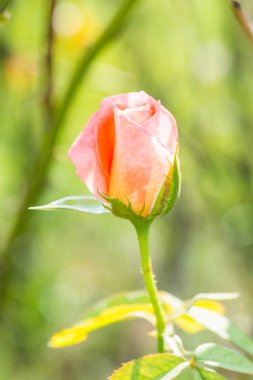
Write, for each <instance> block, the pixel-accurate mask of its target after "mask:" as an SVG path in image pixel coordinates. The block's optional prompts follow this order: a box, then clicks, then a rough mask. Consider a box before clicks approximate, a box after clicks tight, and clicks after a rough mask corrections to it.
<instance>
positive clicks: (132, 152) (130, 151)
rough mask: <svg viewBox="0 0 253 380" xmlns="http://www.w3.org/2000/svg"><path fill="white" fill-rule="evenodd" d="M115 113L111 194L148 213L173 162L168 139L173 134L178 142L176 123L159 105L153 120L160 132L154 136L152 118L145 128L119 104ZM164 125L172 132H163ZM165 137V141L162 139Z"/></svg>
mask: <svg viewBox="0 0 253 380" xmlns="http://www.w3.org/2000/svg"><path fill="white" fill-rule="evenodd" d="M114 114H115V136H116V138H115V148H114V158H113V165H112V169H111V175H110V186H109V196H110V197H112V198H117V199H120V200H121V201H122V202H123V203H125V204H128V201H130V203H131V205H132V208H133V210H134V211H135V212H137V213H140V212H141V210H142V209H143V208H144V210H143V213H142V215H143V216H147V215H148V213H149V211H150V210H151V207H152V204H153V203H154V200H155V198H156V195H157V193H158V191H159V189H160V187H161V185H162V183H163V182H164V180H165V175H166V174H167V173H168V172H169V169H170V167H171V165H172V162H173V156H174V154H173V153H174V152H172V151H171V150H169V149H168V146H167V142H168V141H169V140H171V139H172V136H173V143H174V139H175V132H173V133H172V132H171V129H174V124H173V122H172V119H171V118H169V119H168V117H167V116H168V115H166V114H165V115H164V112H163V110H161V112H160V108H159V111H158V112H157V113H156V116H155V117H154V118H153V120H152V122H153V123H154V125H155V124H156V133H155V134H154V135H152V134H150V130H149V129H148V124H149V121H148V122H146V126H145V127H144V126H143V125H142V126H137V125H136V124H134V123H133V122H132V121H131V120H130V119H129V118H128V117H126V115H125V113H124V111H122V110H120V109H119V108H118V107H115V108H114ZM165 117H167V119H166V120H165ZM165 121H166V123H165ZM157 123H158V124H157ZM160 124H161V125H160ZM154 125H153V128H152V130H153V131H154ZM151 127H152V126H151ZM162 128H165V129H168V131H167V132H166V133H165V132H163V134H162V133H161V132H160V129H162ZM164 136H165V137H166V138H165V141H163V144H161V142H160V141H159V139H160V138H161V137H164ZM175 149H176V145H175Z"/></svg>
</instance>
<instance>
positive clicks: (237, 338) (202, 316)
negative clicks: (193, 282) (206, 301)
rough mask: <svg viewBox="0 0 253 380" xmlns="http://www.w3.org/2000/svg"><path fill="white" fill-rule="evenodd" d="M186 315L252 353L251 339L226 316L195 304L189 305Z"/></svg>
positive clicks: (252, 342)
mask: <svg viewBox="0 0 253 380" xmlns="http://www.w3.org/2000/svg"><path fill="white" fill-rule="evenodd" d="M187 315H188V316H189V317H191V318H192V319H193V320H195V321H196V322H198V323H199V324H200V325H202V326H203V327H205V328H206V329H208V330H210V331H212V332H214V333H215V334H217V335H218V336H220V337H221V338H223V339H226V340H229V341H230V342H232V343H234V344H235V345H237V346H238V347H240V348H241V349H242V350H244V351H245V352H247V353H249V354H251V355H253V341H252V340H251V339H250V338H249V337H248V336H247V335H246V334H245V333H244V332H243V331H241V330H240V329H239V328H238V327H237V326H236V325H234V324H233V323H232V322H230V320H229V319H228V318H226V317H224V316H223V315H220V314H217V313H215V312H213V311H210V310H207V309H204V308H201V307H197V306H193V307H191V308H190V310H189V311H188V312H187Z"/></svg>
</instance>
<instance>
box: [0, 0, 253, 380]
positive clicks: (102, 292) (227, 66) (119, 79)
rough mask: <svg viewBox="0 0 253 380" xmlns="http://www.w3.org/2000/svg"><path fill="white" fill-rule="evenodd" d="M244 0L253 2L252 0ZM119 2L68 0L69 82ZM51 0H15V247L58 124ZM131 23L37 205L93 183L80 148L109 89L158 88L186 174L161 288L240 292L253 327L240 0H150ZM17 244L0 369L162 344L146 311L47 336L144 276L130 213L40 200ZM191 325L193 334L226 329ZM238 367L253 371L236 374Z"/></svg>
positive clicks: (63, 34)
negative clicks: (47, 86)
mask: <svg viewBox="0 0 253 380" xmlns="http://www.w3.org/2000/svg"><path fill="white" fill-rule="evenodd" d="M243 4H244V5H245V6H246V7H247V8H248V10H249V12H251V14H252V15H253V5H252V1H251V0H248V1H246V0H245V1H244V2H243ZM118 6H119V1H116V0H114V1H113V0H110V1H109V0H96V1H94V0H86V1H84V0H72V1H71V0H62V1H61V0H58V2H57V4H56V8H55V10H54V15H53V27H54V33H55V36H56V37H55V38H56V39H55V46H54V93H55V97H56V99H61V97H62V95H63V93H64V91H65V88H66V86H67V83H68V81H69V78H70V75H71V72H72V70H73V67H74V65H75V63H76V61H78V58H79V56H80V55H81V54H83V51H84V50H85V49H87V47H88V46H89V45H90V44H92V43H93V42H94V41H95V40H96V39H97V37H98V36H99V35H100V33H101V31H102V30H103V29H104V27H105V25H107V23H108V21H109V20H110V19H111V17H112V15H113V14H114V13H115V10H116V9H117V7H118ZM48 7H49V1H44V0H36V1H27V0H19V1H13V2H12V4H11V6H10V7H9V11H10V12H11V20H10V21H9V22H8V23H4V24H0V136H1V138H0V162H1V175H0V207H1V213H0V248H2V249H3V250H4V247H5V245H6V242H7V241H8V236H9V234H10V232H11V229H12V226H13V223H14V222H15V218H16V217H17V210H18V206H19V203H20V199H21V198H22V195H23V193H24V192H25V191H26V187H27V186H29V176H28V181H25V180H24V179H25V178H26V177H27V173H29V170H30V168H31V166H32V165H33V162H34V157H35V155H36V152H37V151H38V148H39V147H40V142H41V140H42V138H43V136H44V135H45V134H47V133H48V129H47V127H48V128H50V126H46V128H45V126H44V124H45V123H44V122H43V116H42V115H43V111H42V108H43V104H42V101H41V99H42V92H43V91H44V67H43V65H44V56H45V49H46V47H45V46H46V45H45V44H46V38H45V30H46V28H47V26H46V23H47V17H48ZM127 21H128V22H127V25H125V28H124V31H123V33H122V34H120V35H119V36H118V37H117V39H116V40H114V41H113V42H112V43H110V44H108V45H107V46H106V47H105V49H103V50H102V51H101V53H100V54H99V55H98V57H97V58H96V59H95V60H94V61H93V62H92V65H91V66H90V70H89V72H88V75H87V77H86V78H85V80H83V81H82V82H81V83H80V87H79V91H78V96H77V97H76V98H75V99H74V101H73V103H72V106H71V110H70V112H69V113H68V115H67V119H66V121H65V123H64V124H63V125H62V126H61V132H60V135H59V138H58V139H57V143H56V145H55V147H54V150H53V161H52V165H51V167H50V171H49V173H48V175H47V178H46V179H45V181H44V186H43V191H42V193H41V195H40V197H39V198H38V199H37V200H36V204H43V203H46V202H50V201H52V200H55V199H58V198H61V197H64V196H68V195H73V194H78V195H81V194H87V189H86V188H85V186H84V185H83V184H82V183H81V182H80V180H79V179H78V178H77V177H76V175H75V170H74V167H73V166H72V164H71V163H70V161H69V160H68V158H67V151H68V148H69V146H70V145H71V143H72V142H73V140H74V139H75V137H76V136H77V135H78V134H79V132H80V131H81V129H82V127H83V125H85V123H86V122H87V120H88V118H89V117H90V115H91V114H92V113H93V112H94V111H95V110H97V108H98V107H99V104H100V101H101V99H102V98H103V97H105V96H108V95H111V94H117V93H122V92H127V91H139V90H144V91H146V92H147V93H149V94H150V95H152V96H154V97H155V98H157V99H161V102H162V103H163V104H164V105H165V106H166V107H167V108H168V109H169V110H170V111H171V112H172V113H173V114H174V115H175V117H176V119H177V122H178V127H179V133H180V157H181V169H182V176H183V187H182V195H181V199H180V202H179V203H178V205H177V207H176V208H175V209H174V210H173V212H172V213H171V215H169V216H165V217H164V218H161V219H159V220H157V221H156V222H155V223H154V226H153V229H152V235H151V249H152V256H153V260H154V267H155V272H156V273H157V277H158V280H159V287H160V288H161V289H164V290H168V291H170V292H172V293H174V294H175V295H177V296H179V297H181V298H188V297H191V296H192V295H193V294H195V293H198V292H219V291H237V290H238V291H239V292H240V293H241V297H240V298H239V300H238V301H233V302H230V303H229V304H228V306H227V312H228V314H229V315H230V316H231V319H232V320H233V321H234V322H235V323H237V324H238V325H239V326H240V327H241V328H242V329H244V330H245V331H246V332H247V333H248V334H250V335H252V332H253V320H252V311H253V301H252V296H253V281H252V272H253V256H252V254H253V148H252V144H253V100H252V99H253V47H252V45H251V44H250V41H248V39H247V38H246V37H245V35H244V34H243V32H242V30H241V28H240V27H239V25H238V23H237V22H236V20H235V18H234V16H233V14H232V12H231V9H230V6H229V2H228V1H227V0H205V1H203V0H192V1H185V0H177V1H169V0H145V1H144V0H140V1H139V2H138V3H137V4H136V7H134V8H133V10H132V12H131V14H129V18H128V20H127ZM31 213H32V215H30V219H29V224H28V225H27V227H26V228H25V229H24V230H23V231H22V233H20V234H18V236H17V237H16V238H15V239H14V242H13V244H12V246H11V249H9V253H8V263H9V264H8V265H9V276H8V280H7V281H6V282H5V284H4V287H5V289H4V292H5V301H4V305H2V306H1V307H2V308H1V309H0V317H1V324H0V342H1V343H0V363H1V364H0V379H3V380H9V379H10V380H30V379H33V380H34V379H36V380H42V379H43V380H44V379H54V380H60V379H61V380H65V379H66V380H68V379H75V380H80V379H85V380H86V379H87V380H103V379H105V378H106V377H107V376H108V375H109V374H110V373H111V372H112V371H113V370H114V369H115V368H117V367H118V366H119V365H120V364H121V363H122V362H126V361H128V360H130V359H132V358H136V357H139V356H141V355H144V354H147V353H151V352H154V351H155V341H154V339H153V338H151V337H148V336H147V332H148V326H147V325H146V324H145V322H142V321H132V322H124V323H121V324H119V325H115V326H112V327H108V328H106V329H104V330H100V331H98V332H96V333H94V334H92V335H91V336H90V337H89V339H88V340H87V342H86V343H84V344H81V345H78V346H75V347H70V348H66V349H62V350H52V349H49V348H47V346H46V343H47V340H48V338H49V337H50V335H51V334H52V333H53V332H55V331H57V330H59V329H60V328H63V327H66V326H69V325H71V324H72V323H74V322H76V321H78V320H79V319H80V318H81V317H82V313H83V312H84V310H86V308H87V307H89V306H91V305H92V304H93V303H94V302H95V301H98V300H99V299H101V298H103V297H104V296H107V295H110V294H111V293H115V292H118V291H121V290H135V289H142V288H143V282H142V278H141V274H140V265H139V256H138V247H137V241H136V237H135V234H134V230H133V228H132V227H131V225H130V223H128V222H126V221H123V220H120V219H117V218H115V217H113V216H109V215H104V216H88V215H85V214H81V213H75V212H71V211H69V212H68V211H58V212H51V213H50V212H49V213H46V212H45V213H44V212H31ZM183 338H184V340H185V342H186V346H187V347H188V348H192V347H195V346H196V344H198V343H200V342H204V341H210V340H211V339H212V340H215V337H214V336H212V335H211V334H209V333H207V332H201V333H199V334H197V335H196V336H195V335H194V336H185V335H183ZM229 376H230V377H229V378H231V379H236V380H238V379H250V378H251V379H252V378H253V377H249V376H248V377H247V376H242V375H236V374H233V375H231V374H230V375H229Z"/></svg>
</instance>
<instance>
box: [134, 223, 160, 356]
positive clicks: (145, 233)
mask: <svg viewBox="0 0 253 380" xmlns="http://www.w3.org/2000/svg"><path fill="white" fill-rule="evenodd" d="M135 228H136V232H137V236H138V241H139V247H140V254H141V267H142V274H143V278H144V282H145V285H146V288H147V291H148V294H149V297H150V301H151V303H152V305H153V307H154V312H155V315H156V330H157V351H158V352H164V337H163V334H164V330H165V327H166V322H165V318H164V314H163V309H162V304H161V301H160V300H159V296H158V290H157V286H156V281H155V275H154V273H153V269H152V262H151V257H150V253H149V242H148V240H149V228H150V222H146V223H142V224H141V225H135Z"/></svg>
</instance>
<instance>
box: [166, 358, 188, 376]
mask: <svg viewBox="0 0 253 380" xmlns="http://www.w3.org/2000/svg"><path fill="white" fill-rule="evenodd" d="M188 367H189V362H183V363H180V364H178V365H177V366H176V367H174V368H173V369H172V370H171V371H170V372H168V373H167V374H166V375H165V376H163V377H162V379H161V380H173V379H178V377H179V375H181V374H182V372H184V370H185V369H186V368H188Z"/></svg>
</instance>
